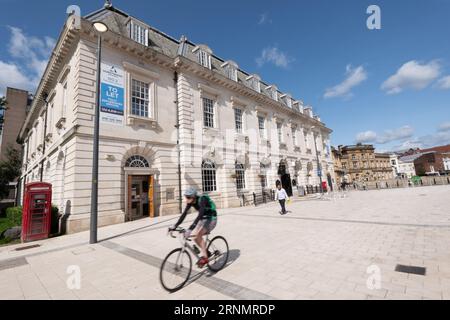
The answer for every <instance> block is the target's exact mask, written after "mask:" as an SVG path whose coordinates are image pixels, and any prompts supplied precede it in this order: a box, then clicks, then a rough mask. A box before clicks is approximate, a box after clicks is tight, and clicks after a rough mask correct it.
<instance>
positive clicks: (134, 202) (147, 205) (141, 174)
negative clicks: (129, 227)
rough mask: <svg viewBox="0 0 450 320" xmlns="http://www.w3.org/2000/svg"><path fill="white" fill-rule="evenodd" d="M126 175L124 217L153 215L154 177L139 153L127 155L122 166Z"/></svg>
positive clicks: (139, 217)
mask: <svg viewBox="0 0 450 320" xmlns="http://www.w3.org/2000/svg"><path fill="white" fill-rule="evenodd" d="M124 170H125V176H126V183H127V188H126V219H127V220H128V221H133V220H137V219H141V218H145V217H152V218H153V217H154V216H155V204H154V189H155V179H154V174H153V172H152V170H151V169H150V164H149V162H148V161H147V159H146V158H145V157H143V156H141V155H133V156H131V157H129V158H128V159H127V160H126V162H125V166H124Z"/></svg>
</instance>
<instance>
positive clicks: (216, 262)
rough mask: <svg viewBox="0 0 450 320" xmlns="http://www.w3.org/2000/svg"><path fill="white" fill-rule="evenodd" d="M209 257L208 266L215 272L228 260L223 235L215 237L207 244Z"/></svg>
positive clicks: (227, 251) (225, 241)
mask: <svg viewBox="0 0 450 320" xmlns="http://www.w3.org/2000/svg"><path fill="white" fill-rule="evenodd" d="M208 252H210V253H211V256H210V257H209V263H208V268H209V270H211V271H214V272H217V271H220V270H222V269H223V268H224V267H225V265H226V264H227V262H228V256H229V250H228V243H227V240H225V238H224V237H220V236H219V237H215V238H214V239H212V240H211V242H210V243H209V245H208Z"/></svg>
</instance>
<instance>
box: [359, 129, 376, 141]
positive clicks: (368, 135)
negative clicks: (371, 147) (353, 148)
mask: <svg viewBox="0 0 450 320" xmlns="http://www.w3.org/2000/svg"><path fill="white" fill-rule="evenodd" d="M376 139H377V134H376V132H373V131H365V132H360V133H358V134H357V135H356V143H371V142H374V141H375V140H376Z"/></svg>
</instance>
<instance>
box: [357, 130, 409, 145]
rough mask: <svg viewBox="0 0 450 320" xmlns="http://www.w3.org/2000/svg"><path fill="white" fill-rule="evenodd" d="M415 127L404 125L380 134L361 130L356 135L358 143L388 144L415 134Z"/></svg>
mask: <svg viewBox="0 0 450 320" xmlns="http://www.w3.org/2000/svg"><path fill="white" fill-rule="evenodd" d="M413 133H414V129H413V128H412V127H410V126H403V127H401V128H398V129H394V130H386V131H385V132H384V133H383V134H381V135H379V134H377V133H376V132H374V131H365V132H360V133H358V134H357V135H356V142H357V143H376V144H386V143H389V142H393V141H399V140H405V139H408V138H411V137H412V136H413Z"/></svg>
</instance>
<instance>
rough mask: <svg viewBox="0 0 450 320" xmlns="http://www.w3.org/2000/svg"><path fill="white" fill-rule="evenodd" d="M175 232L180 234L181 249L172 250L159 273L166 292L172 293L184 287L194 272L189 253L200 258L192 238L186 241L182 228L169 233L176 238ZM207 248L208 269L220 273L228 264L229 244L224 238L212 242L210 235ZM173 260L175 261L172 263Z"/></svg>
mask: <svg viewBox="0 0 450 320" xmlns="http://www.w3.org/2000/svg"><path fill="white" fill-rule="evenodd" d="M173 232H178V233H179V238H180V242H181V248H177V249H175V250H172V251H171V252H170V253H169V254H168V255H167V256H166V258H165V259H164V261H163V263H162V265H161V269H160V272H159V280H160V282H161V285H162V286H163V288H164V289H165V290H167V291H168V292H170V293H173V292H176V291H178V290H180V289H181V288H183V287H184V285H185V284H186V282H188V280H189V277H190V275H191V272H192V257H191V255H190V254H189V251H190V252H191V253H192V254H193V255H194V256H195V257H197V258H198V259H199V258H200V256H199V254H200V252H199V250H198V249H197V251H196V250H195V249H194V246H193V245H190V244H189V242H192V239H191V238H188V239H185V237H184V232H185V230H184V229H182V228H177V229H175V230H174V231H171V232H169V235H170V236H171V237H172V238H176V236H174V235H173ZM206 246H207V252H208V256H209V257H208V260H209V262H208V265H207V266H208V269H209V270H210V271H212V272H218V271H220V270H222V269H223V268H224V267H225V265H226V264H227V262H228V256H229V249H228V242H227V241H226V240H225V238H224V237H221V236H217V237H215V238H213V239H212V240H211V241H210V240H209V234H207V235H206ZM172 260H173V261H172ZM170 280H174V281H173V282H174V283H175V284H172V283H171V281H170Z"/></svg>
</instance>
